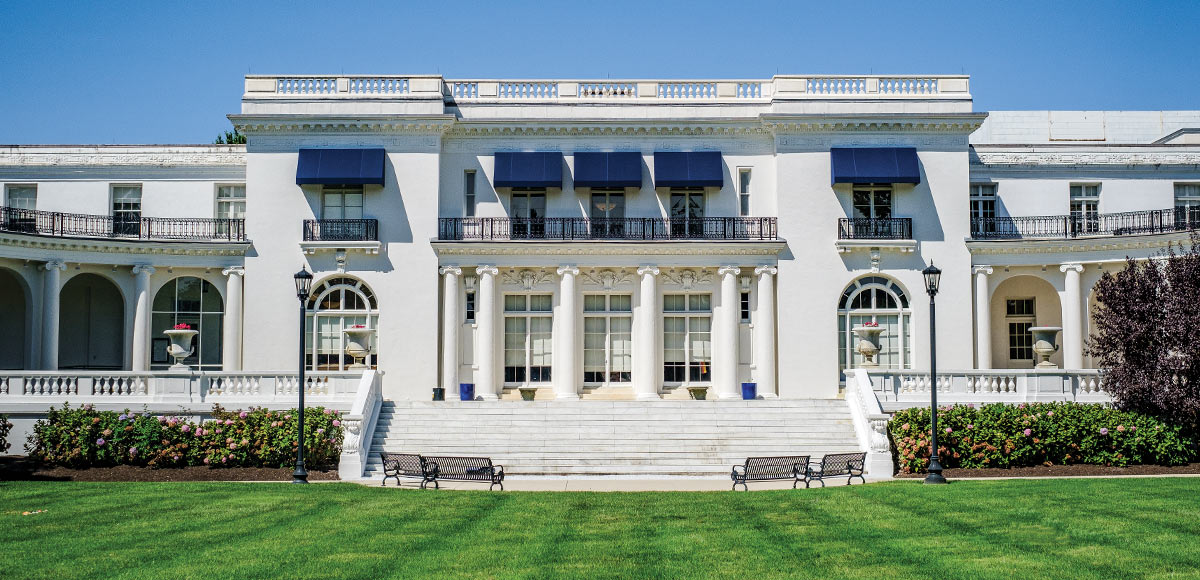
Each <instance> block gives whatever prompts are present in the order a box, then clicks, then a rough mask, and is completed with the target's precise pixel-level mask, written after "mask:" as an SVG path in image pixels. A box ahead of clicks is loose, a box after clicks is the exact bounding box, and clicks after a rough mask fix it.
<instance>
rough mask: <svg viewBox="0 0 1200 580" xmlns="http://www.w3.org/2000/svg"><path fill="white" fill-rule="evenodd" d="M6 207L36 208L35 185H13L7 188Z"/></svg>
mask: <svg viewBox="0 0 1200 580" xmlns="http://www.w3.org/2000/svg"><path fill="white" fill-rule="evenodd" d="M8 207H11V208H15V209H27V210H34V209H37V187H35V186H13V187H9V188H8Z"/></svg>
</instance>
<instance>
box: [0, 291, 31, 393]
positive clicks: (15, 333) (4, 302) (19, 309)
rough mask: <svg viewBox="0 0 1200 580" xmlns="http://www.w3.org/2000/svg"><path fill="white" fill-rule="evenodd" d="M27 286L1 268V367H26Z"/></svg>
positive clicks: (15, 368) (17, 368) (8, 368)
mask: <svg viewBox="0 0 1200 580" xmlns="http://www.w3.org/2000/svg"><path fill="white" fill-rule="evenodd" d="M28 300H29V299H28V296H27V295H26V293H25V286H24V285H23V284H22V283H21V281H20V280H19V279H18V278H17V276H16V274H13V273H12V272H11V271H9V270H6V269H3V268H0V369H3V370H21V369H23V368H25V345H26V343H27V342H28V341H27V340H26V339H25V336H26V334H25V316H26V312H27V311H28V308H27V306H28Z"/></svg>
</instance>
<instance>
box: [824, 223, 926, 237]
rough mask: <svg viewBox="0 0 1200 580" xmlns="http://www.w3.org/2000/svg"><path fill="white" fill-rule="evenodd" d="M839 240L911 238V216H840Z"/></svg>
mask: <svg viewBox="0 0 1200 580" xmlns="http://www.w3.org/2000/svg"><path fill="white" fill-rule="evenodd" d="M838 239H839V240H911V239H912V218H884V219H876V218H842V219H839V220H838Z"/></svg>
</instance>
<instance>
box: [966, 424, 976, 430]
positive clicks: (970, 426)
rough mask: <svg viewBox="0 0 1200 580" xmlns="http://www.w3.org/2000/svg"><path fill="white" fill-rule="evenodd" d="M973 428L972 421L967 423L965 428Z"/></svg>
mask: <svg viewBox="0 0 1200 580" xmlns="http://www.w3.org/2000/svg"><path fill="white" fill-rule="evenodd" d="M974 428H975V424H974V423H967V429H974Z"/></svg>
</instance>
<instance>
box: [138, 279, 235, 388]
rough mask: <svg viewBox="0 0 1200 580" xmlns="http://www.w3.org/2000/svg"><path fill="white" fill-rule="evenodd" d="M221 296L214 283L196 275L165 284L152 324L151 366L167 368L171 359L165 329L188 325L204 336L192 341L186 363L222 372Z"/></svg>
mask: <svg viewBox="0 0 1200 580" xmlns="http://www.w3.org/2000/svg"><path fill="white" fill-rule="evenodd" d="M224 313H225V308H224V303H223V301H222V300H221V293H220V292H218V291H217V287H216V286H213V284H212V282H209V281H208V280H205V279H203V278H197V277H195V276H181V277H179V278H175V279H174V280H171V281H170V282H167V283H166V284H164V285H163V287H162V288H160V289H159V290H158V293H157V294H155V295H154V302H153V305H152V310H151V315H150V324H151V325H152V326H153V328H151V333H150V336H151V341H152V342H151V349H150V350H151V364H152V366H153V368H156V369H165V368H167V366H168V365H169V364H170V363H171V361H170V360H169V357H168V356H167V339H166V338H165V337H164V336H163V331H164V330H170V329H172V328H175V325H176V324H186V325H188V326H190V327H192V330H195V331H198V332H199V333H200V334H197V335H196V338H195V339H194V340H193V341H192V347H193V349H194V350H193V352H192V355H191V356H189V357H187V358H186V359H184V360H183V363H184V364H186V365H188V366H194V367H199V368H201V369H211V370H221V338H222V335H221V325H222V324H223V323H224V318H225V314H224Z"/></svg>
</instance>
